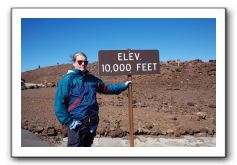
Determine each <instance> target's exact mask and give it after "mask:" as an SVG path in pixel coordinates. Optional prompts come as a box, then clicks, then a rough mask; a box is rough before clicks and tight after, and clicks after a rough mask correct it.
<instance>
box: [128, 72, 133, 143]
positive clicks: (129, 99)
mask: <svg viewBox="0 0 237 165" xmlns="http://www.w3.org/2000/svg"><path fill="white" fill-rule="evenodd" d="M128 81H132V75H128ZM128 115H129V129H130V147H134V137H133V132H134V131H133V130H134V128H133V109H132V84H131V83H130V84H129V86H128Z"/></svg>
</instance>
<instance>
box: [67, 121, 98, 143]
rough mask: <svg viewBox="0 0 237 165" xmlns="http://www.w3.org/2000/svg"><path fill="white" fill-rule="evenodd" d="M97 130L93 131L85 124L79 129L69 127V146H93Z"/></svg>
mask: <svg viewBox="0 0 237 165" xmlns="http://www.w3.org/2000/svg"><path fill="white" fill-rule="evenodd" d="M95 135H96V131H94V132H92V133H91V131H90V129H89V128H88V127H87V126H85V125H84V124H82V125H80V126H79V127H78V128H77V129H74V130H71V129H68V144H67V146H68V147H91V145H92V144H93V140H94V137H95Z"/></svg>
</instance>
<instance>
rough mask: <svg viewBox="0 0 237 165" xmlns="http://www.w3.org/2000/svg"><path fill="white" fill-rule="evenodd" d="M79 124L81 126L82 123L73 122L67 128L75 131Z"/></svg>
mask: <svg viewBox="0 0 237 165" xmlns="http://www.w3.org/2000/svg"><path fill="white" fill-rule="evenodd" d="M81 124H82V123H81V122H80V121H76V120H74V121H73V122H72V124H71V125H70V126H69V129H71V130H74V129H76V128H77V127H78V126H80V125H81Z"/></svg>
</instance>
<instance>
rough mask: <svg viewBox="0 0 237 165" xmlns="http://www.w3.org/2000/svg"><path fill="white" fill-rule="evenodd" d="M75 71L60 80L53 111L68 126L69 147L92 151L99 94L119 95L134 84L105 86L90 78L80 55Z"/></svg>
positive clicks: (78, 54) (84, 56) (83, 56)
mask: <svg viewBox="0 0 237 165" xmlns="http://www.w3.org/2000/svg"><path fill="white" fill-rule="evenodd" d="M72 63H73V66H74V67H73V70H70V71H68V73H67V75H65V76H64V77H63V78H61V79H60V80H59V83H58V88H57V92H56V96H55V102H54V109H55V115H56V117H57V119H58V120H59V122H60V123H61V124H63V125H67V126H68V147H90V146H91V145H92V143H93V140H94V137H95V135H96V129H97V126H98V123H99V116H98V113H99V106H98V104H97V100H96V92H98V93H104V94H120V93H121V92H122V91H124V90H126V89H127V86H128V84H129V83H131V81H127V82H125V83H121V84H108V85H105V84H104V83H103V81H102V80H100V79H99V78H97V77H95V76H93V75H91V74H89V71H88V70H87V64H88V61H87V56H86V55H85V54H84V53H82V52H78V53H76V54H74V55H73V57H72Z"/></svg>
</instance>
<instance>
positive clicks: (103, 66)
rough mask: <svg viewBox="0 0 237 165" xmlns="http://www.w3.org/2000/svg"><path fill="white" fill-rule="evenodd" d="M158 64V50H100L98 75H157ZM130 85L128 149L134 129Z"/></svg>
mask: <svg viewBox="0 0 237 165" xmlns="http://www.w3.org/2000/svg"><path fill="white" fill-rule="evenodd" d="M159 73H160V62H159V51H158V50H131V49H128V50H100V51H99V74H100V75H101V76H117V75H127V76H128V81H132V75H142V74H159ZM132 100H133V99H132V84H129V86H128V103H129V104H128V109H129V111H128V112H129V113H128V114H129V131H130V147H134V136H133V134H134V127H133V108H132Z"/></svg>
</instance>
